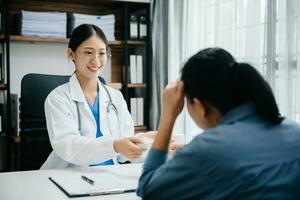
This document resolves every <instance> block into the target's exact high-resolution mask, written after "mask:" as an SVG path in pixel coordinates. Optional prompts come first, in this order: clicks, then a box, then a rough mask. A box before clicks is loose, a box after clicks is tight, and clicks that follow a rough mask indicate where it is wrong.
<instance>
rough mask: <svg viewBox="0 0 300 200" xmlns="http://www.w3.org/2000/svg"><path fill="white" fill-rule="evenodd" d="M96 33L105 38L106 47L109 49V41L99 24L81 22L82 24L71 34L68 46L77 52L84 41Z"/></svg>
mask: <svg viewBox="0 0 300 200" xmlns="http://www.w3.org/2000/svg"><path fill="white" fill-rule="evenodd" d="M95 33H96V35H97V36H98V37H99V38H100V39H102V40H103V42H104V43H105V45H106V49H108V43H107V39H106V36H105V34H104V32H103V31H102V30H101V29H100V28H99V27H98V26H96V25H93V24H81V25H80V26H77V27H76V28H75V29H74V30H73V32H72V34H71V37H70V42H69V45H68V47H69V48H70V49H72V51H73V52H75V51H76V49H77V48H78V46H80V45H81V43H82V42H84V41H85V40H86V39H88V38H89V37H91V36H92V35H93V34H95Z"/></svg>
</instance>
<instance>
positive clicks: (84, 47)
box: [68, 34, 107, 80]
mask: <svg viewBox="0 0 300 200" xmlns="http://www.w3.org/2000/svg"><path fill="white" fill-rule="evenodd" d="M68 55H69V57H70V58H71V59H72V60H73V62H74V63H75V67H76V75H77V76H78V78H80V79H85V80H90V79H97V77H98V76H99V75H100V73H101V71H102V69H103V67H104V66H105V65H106V62H107V47H106V45H105V43H104V41H103V40H102V39H101V38H100V37H98V36H97V35H96V34H93V35H92V36H91V37H89V38H88V39H86V40H85V41H83V42H82V43H81V44H80V46H78V48H77V49H76V51H75V52H73V51H72V50H71V49H70V48H69V49H68Z"/></svg>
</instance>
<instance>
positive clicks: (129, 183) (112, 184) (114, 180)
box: [49, 174, 137, 198]
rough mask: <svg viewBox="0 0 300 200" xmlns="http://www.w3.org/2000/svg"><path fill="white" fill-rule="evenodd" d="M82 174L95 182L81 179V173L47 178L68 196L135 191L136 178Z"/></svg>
mask: <svg viewBox="0 0 300 200" xmlns="http://www.w3.org/2000/svg"><path fill="white" fill-rule="evenodd" d="M84 176H87V177H89V178H90V179H92V180H94V181H95V184H93V185H92V184H89V183H88V182H86V181H84V180H82V178H81V174H66V176H62V175H60V176H51V177H49V180H50V181H51V182H52V183H54V184H55V185H56V186H57V187H58V188H59V189H60V190H61V191H62V192H63V193H65V194H66V195H67V196H68V197H70V198H72V197H85V196H97V195H110V194H120V193H127V192H135V191H136V188H137V182H136V180H130V179H126V178H125V179H124V177H120V178H118V177H117V176H115V175H112V174H84Z"/></svg>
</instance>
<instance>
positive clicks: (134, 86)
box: [127, 83, 147, 88]
mask: <svg viewBox="0 0 300 200" xmlns="http://www.w3.org/2000/svg"><path fill="white" fill-rule="evenodd" d="M127 87H128V88H145V87H147V85H146V84H144V83H128V85H127Z"/></svg>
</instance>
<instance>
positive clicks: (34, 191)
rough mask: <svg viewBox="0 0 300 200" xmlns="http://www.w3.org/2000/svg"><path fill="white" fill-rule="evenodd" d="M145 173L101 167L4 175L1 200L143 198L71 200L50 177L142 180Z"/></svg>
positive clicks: (139, 169)
mask: <svg viewBox="0 0 300 200" xmlns="http://www.w3.org/2000/svg"><path fill="white" fill-rule="evenodd" d="M141 172H142V165H141V164H124V165H111V166H99V167H93V168H87V169H71V168H69V169H54V170H34V171H19V172H8V173H0V199H1V200H64V199H79V200H81V199H84V200H85V199H103V200H105V199H110V200H115V199H116V200H117V199H120V200H127V199H128V200H135V199H140V198H139V197H138V196H137V195H136V193H135V192H131V193H122V194H112V195H101V196H92V197H79V198H69V197H68V196H67V195H66V194H64V193H63V192H62V191H61V190H60V189H59V188H58V187H57V186H56V185H54V184H53V183H52V182H51V181H50V180H49V179H48V178H49V177H50V176H53V175H59V174H62V175H63V174H65V173H79V174H81V173H113V174H118V176H120V178H126V177H127V178H131V179H132V178H134V179H136V180H137V181H138V179H139V176H140V175H141Z"/></svg>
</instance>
